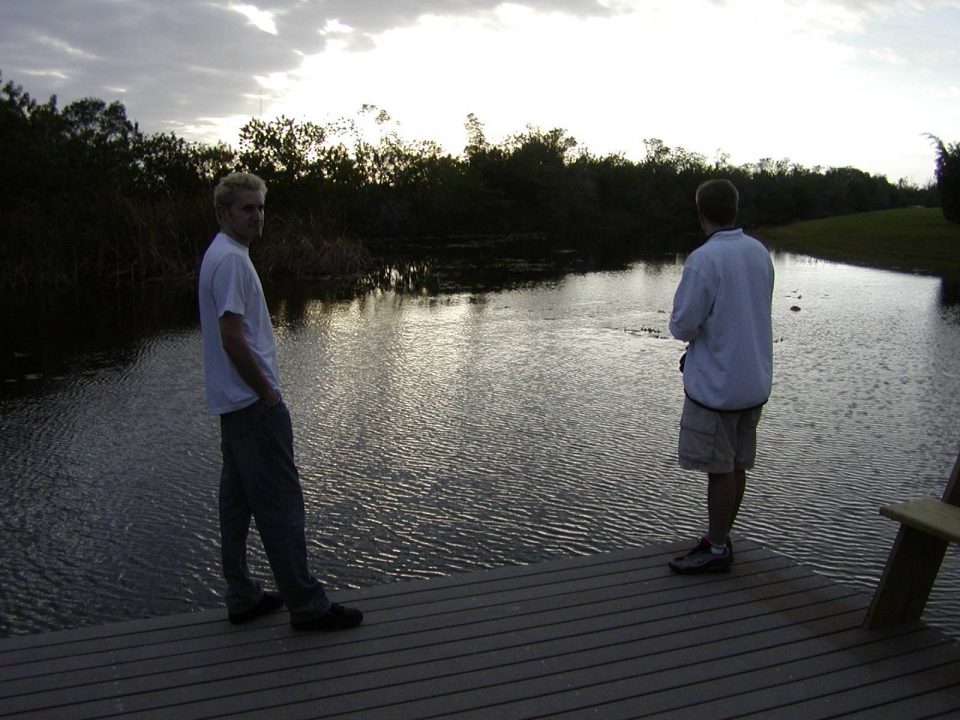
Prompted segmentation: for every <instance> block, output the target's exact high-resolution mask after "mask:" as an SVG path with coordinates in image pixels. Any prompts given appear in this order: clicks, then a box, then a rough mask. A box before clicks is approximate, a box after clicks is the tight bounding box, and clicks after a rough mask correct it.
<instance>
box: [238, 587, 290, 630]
mask: <svg viewBox="0 0 960 720" xmlns="http://www.w3.org/2000/svg"><path fill="white" fill-rule="evenodd" d="M282 607H283V598H282V597H280V594H279V593H275V592H265V593H264V594H263V597H261V598H260V602H258V603H257V604H256V605H254V606H253V607H252V608H250V609H249V610H244V611H243V612H235V613H230V614H229V615H228V616H227V617H228V618H229V620H230V622H232V623H233V624H234V625H243V623H245V622H250V621H251V620H255V619H256V618H258V617H260V616H261V615H269V614H270V613H272V612H273V611H274V610H279V609H280V608H282Z"/></svg>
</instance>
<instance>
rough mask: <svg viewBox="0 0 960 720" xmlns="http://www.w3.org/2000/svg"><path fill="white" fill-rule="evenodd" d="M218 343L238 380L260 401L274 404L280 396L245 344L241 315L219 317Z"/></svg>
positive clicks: (227, 313) (229, 313) (226, 314)
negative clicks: (228, 359)
mask: <svg viewBox="0 0 960 720" xmlns="http://www.w3.org/2000/svg"><path fill="white" fill-rule="evenodd" d="M220 342H221V343H222V344H223V350H224V352H226V353H227V357H228V358H230V362H232V363H233V367H234V368H236V370H237V373H238V374H239V375H240V379H241V380H243V381H244V382H245V383H246V384H247V385H249V386H250V387H251V388H252V389H253V391H254V392H255V393H257V395H259V396H260V398H261V399H262V400H264V401H266V402H267V403H269V404H271V405H273V404H274V403H276V402H277V401H278V400H279V399H280V396H279V394H278V393H277V391H276V390H274V389H273V386H272V385H271V384H270V381H269V380H267V376H266V375H264V374H263V371H262V370H261V369H260V365H258V364H257V359H256V358H255V357H254V356H253V351H252V350H250V346H249V345H248V344H247V339H246V338H245V337H244V336H243V315H237V314H236V313H231V312H225V313H224V314H223V315H221V316H220Z"/></svg>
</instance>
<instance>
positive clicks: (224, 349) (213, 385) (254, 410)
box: [199, 173, 363, 630]
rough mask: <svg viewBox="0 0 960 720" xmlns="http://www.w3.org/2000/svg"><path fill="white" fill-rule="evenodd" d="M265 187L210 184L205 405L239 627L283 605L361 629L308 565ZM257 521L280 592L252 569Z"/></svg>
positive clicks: (317, 622)
mask: <svg viewBox="0 0 960 720" xmlns="http://www.w3.org/2000/svg"><path fill="white" fill-rule="evenodd" d="M266 192H267V187H266V185H265V184H264V182H263V181H262V180H261V179H260V178H258V177H257V176H256V175H251V174H248V173H232V174H230V175H227V176H226V177H225V178H223V179H222V180H221V181H220V184H219V185H218V186H217V188H216V189H215V190H214V208H215V210H216V213H217V219H218V220H219V222H220V232H219V233H218V234H217V236H216V237H215V238H214V239H213V242H212V243H210V247H209V248H207V251H206V253H205V254H204V256H203V263H202V264H201V266H200V287H199V300H200V325H201V330H202V336H203V360H204V376H205V385H206V394H207V410H208V411H209V412H210V413H211V414H213V415H219V416H220V433H221V450H222V453H223V469H222V471H221V475H220V541H221V555H222V562H223V574H224V577H225V578H226V581H227V593H226V605H227V612H228V618H229V620H230V622H232V623H234V624H240V623H244V622H247V621H250V620H253V619H255V618H257V617H259V616H261V615H266V614H268V613H271V612H273V611H275V610H278V609H279V608H280V607H281V606H282V605H283V604H284V603H286V605H287V609H288V610H289V612H290V624H291V625H292V626H293V628H294V629H296V630H340V629H345V628H351V627H355V626H357V625H359V624H360V622H361V621H362V620H363V614H362V613H361V612H360V611H359V610H356V609H354V608H346V607H343V606H342V605H338V604H336V603H331V602H330V600H329V599H328V598H327V595H326V593H325V592H324V589H323V585H321V584H320V583H319V582H318V581H317V580H316V579H315V578H314V577H313V576H312V575H311V574H310V571H309V569H308V567H307V547H306V539H305V536H304V525H305V520H304V507H303V492H302V490H301V488H300V478H299V474H298V472H297V467H296V465H295V464H294V458H293V429H292V426H291V423H290V414H289V412H288V411H287V408H286V406H285V405H284V403H283V399H282V398H281V397H280V375H279V370H278V365H277V345H276V341H275V340H274V336H273V327H272V325H271V323H270V315H269V313H268V311H267V305H266V302H265V300H264V296H263V288H262V287H261V285H260V278H259V277H258V275H257V271H256V270H255V269H254V267H253V264H252V263H251V262H250V254H249V247H250V243H251V242H253V241H255V240H259V239H260V238H261V235H262V232H263V217H264V215H263V210H264V198H265V196H266ZM251 517H252V518H253V519H254V520H255V521H256V523H257V530H258V531H259V533H260V538H261V539H262V540H263V547H264V550H265V551H266V554H267V558H268V559H269V561H270V567H271V569H272V570H273V576H274V579H275V580H276V583H277V587H278V588H279V590H280V592H279V594H278V593H273V592H264V591H263V589H262V588H261V586H260V583H259V582H257V581H256V580H254V579H253V578H251V577H250V573H249V571H248V569H247V533H248V531H249V528H250V519H251Z"/></svg>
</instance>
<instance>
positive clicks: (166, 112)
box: [0, 0, 960, 185]
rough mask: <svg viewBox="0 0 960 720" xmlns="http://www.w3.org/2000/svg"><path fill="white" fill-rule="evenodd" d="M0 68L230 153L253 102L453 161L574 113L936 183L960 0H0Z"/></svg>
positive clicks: (955, 83) (635, 133)
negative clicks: (359, 121) (472, 136)
mask: <svg viewBox="0 0 960 720" xmlns="http://www.w3.org/2000/svg"><path fill="white" fill-rule="evenodd" d="M0 73H2V81H3V82H4V83H5V82H8V81H13V82H14V83H16V84H18V85H21V86H23V89H24V90H25V91H27V92H29V93H30V94H31V95H32V96H33V97H35V98H37V99H39V100H42V101H45V100H47V99H48V98H49V97H50V96H51V95H54V94H55V95H56V96H57V98H58V103H59V106H60V107H63V106H65V105H66V104H68V103H69V102H72V101H74V100H77V99H80V98H84V97H96V98H100V99H102V100H105V101H107V102H112V101H114V100H118V101H120V102H122V103H123V104H124V106H125V107H126V110H127V116H128V118H130V119H131V120H134V121H136V122H137V123H138V124H139V126H140V129H141V130H142V131H144V132H146V133H154V132H173V133H175V134H176V135H178V136H179V137H183V138H186V139H188V140H194V141H200V142H206V143H213V142H217V141H224V142H226V143H227V144H229V145H232V146H233V147H237V145H238V138H239V135H238V133H239V129H240V128H241V127H242V126H243V125H244V124H245V123H246V122H248V121H249V120H250V119H251V118H254V117H259V118H261V119H263V120H272V119H274V118H277V117H279V116H285V117H288V118H293V119H296V120H299V121H311V122H315V123H318V124H325V123H328V122H333V121H335V120H336V119H337V118H341V117H357V116H358V113H359V111H360V108H361V107H362V106H363V105H365V104H369V105H374V106H376V107H378V108H380V109H382V110H385V111H386V112H387V113H389V115H390V117H391V118H392V124H391V125H390V127H391V128H392V129H394V130H396V132H398V134H399V135H400V136H401V137H403V138H404V139H406V140H410V141H416V140H432V141H436V142H437V143H439V144H440V145H441V146H442V147H443V148H444V150H445V151H447V152H449V153H450V154H452V155H459V154H460V153H462V151H463V148H464V146H465V145H466V132H465V129H464V123H465V121H466V119H467V116H468V115H469V114H471V113H472V114H474V115H475V116H476V118H477V119H478V120H479V121H480V123H481V124H482V125H483V128H484V131H485V135H486V138H487V140H488V141H490V142H494V143H498V142H503V141H504V140H506V139H508V138H509V137H510V136H513V135H517V134H520V133H523V132H525V131H526V129H527V127H528V126H532V127H535V128H539V129H541V130H551V129H554V128H561V129H563V130H565V131H566V133H567V135H568V136H571V137H573V138H575V139H576V140H577V141H578V143H579V147H580V148H581V149H584V150H587V151H589V152H590V153H591V154H593V155H596V156H605V155H608V154H622V155H623V156H625V157H627V158H628V159H631V160H641V159H643V157H644V156H645V145H644V140H647V139H654V138H655V139H658V140H661V141H662V142H663V143H665V144H666V145H667V146H669V147H671V148H677V147H682V148H684V149H685V150H687V151H689V152H694V153H699V154H701V155H703V156H704V157H705V158H706V159H707V160H708V161H713V160H715V159H717V158H721V157H726V158H727V159H728V160H729V162H731V163H733V164H734V165H742V164H748V163H755V162H758V161H761V160H763V159H767V158H769V159H773V160H778V161H779V160H787V161H790V162H793V163H797V164H800V165H803V166H804V167H808V168H814V167H821V168H828V167H855V168H858V169H860V170H864V171H866V172H869V173H871V174H875V175H885V176H886V177H887V178H888V179H889V180H890V181H891V182H897V181H898V180H900V179H906V180H908V181H909V182H912V183H914V184H918V185H925V184H926V183H927V182H929V181H931V180H932V178H933V174H934V169H935V159H936V154H935V149H934V147H933V145H932V144H931V141H930V139H929V137H928V136H927V134H928V133H930V134H933V135H936V136H938V137H940V138H941V139H943V140H944V141H945V142H948V143H953V142H958V141H960V0H863V1H855V0H809V1H807V0H517V1H516V2H509V3H503V2H498V1H497V0H249V2H233V1H232V0H166V1H165V2H158V1H157V0H2V2H0Z"/></svg>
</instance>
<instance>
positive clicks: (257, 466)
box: [233, 402, 330, 619]
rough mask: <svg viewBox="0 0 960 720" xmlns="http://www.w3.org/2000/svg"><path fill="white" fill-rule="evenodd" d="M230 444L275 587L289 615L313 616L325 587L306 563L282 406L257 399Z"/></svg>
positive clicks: (320, 608)
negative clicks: (240, 435) (237, 437)
mask: <svg viewBox="0 0 960 720" xmlns="http://www.w3.org/2000/svg"><path fill="white" fill-rule="evenodd" d="M249 410H250V412H249V413H247V414H246V416H245V417H244V418H243V420H244V425H245V433H244V437H243V441H242V442H238V443H237V444H236V445H235V447H234V449H233V450H234V454H235V457H236V461H237V466H238V467H239V469H240V476H241V479H242V482H243V487H244V490H245V491H246V496H247V499H248V501H249V503H250V508H251V509H252V512H253V517H254V520H255V521H256V523H257V530H258V531H259V533H260V539H261V540H262V541H263V548H264V550H265V551H266V554H267V559H268V560H269V561H270V568H271V570H272V571H273V576H274V578H275V579H276V582H277V588H278V589H279V590H280V594H281V595H282V596H283V599H284V602H285V603H286V604H287V607H288V608H289V610H290V616H291V618H293V619H297V618H312V617H316V616H319V615H323V614H324V613H325V612H326V611H327V610H328V609H329V608H330V600H329V599H328V598H327V595H326V593H325V592H324V589H323V586H322V585H321V584H320V583H319V582H318V581H317V580H316V579H315V578H314V577H313V576H312V575H311V574H310V571H309V569H308V567H307V548H306V537H305V519H304V507H303V491H302V490H301V488H300V479H299V474H298V472H297V467H296V464H295V463H294V458H293V429H292V427H291V423H290V415H289V413H288V412H287V408H286V406H284V405H283V403H282V402H280V403H279V404H278V405H276V406H273V407H270V406H267V405H265V404H264V403H262V402H258V403H255V404H254V405H253V406H251V408H249Z"/></svg>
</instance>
